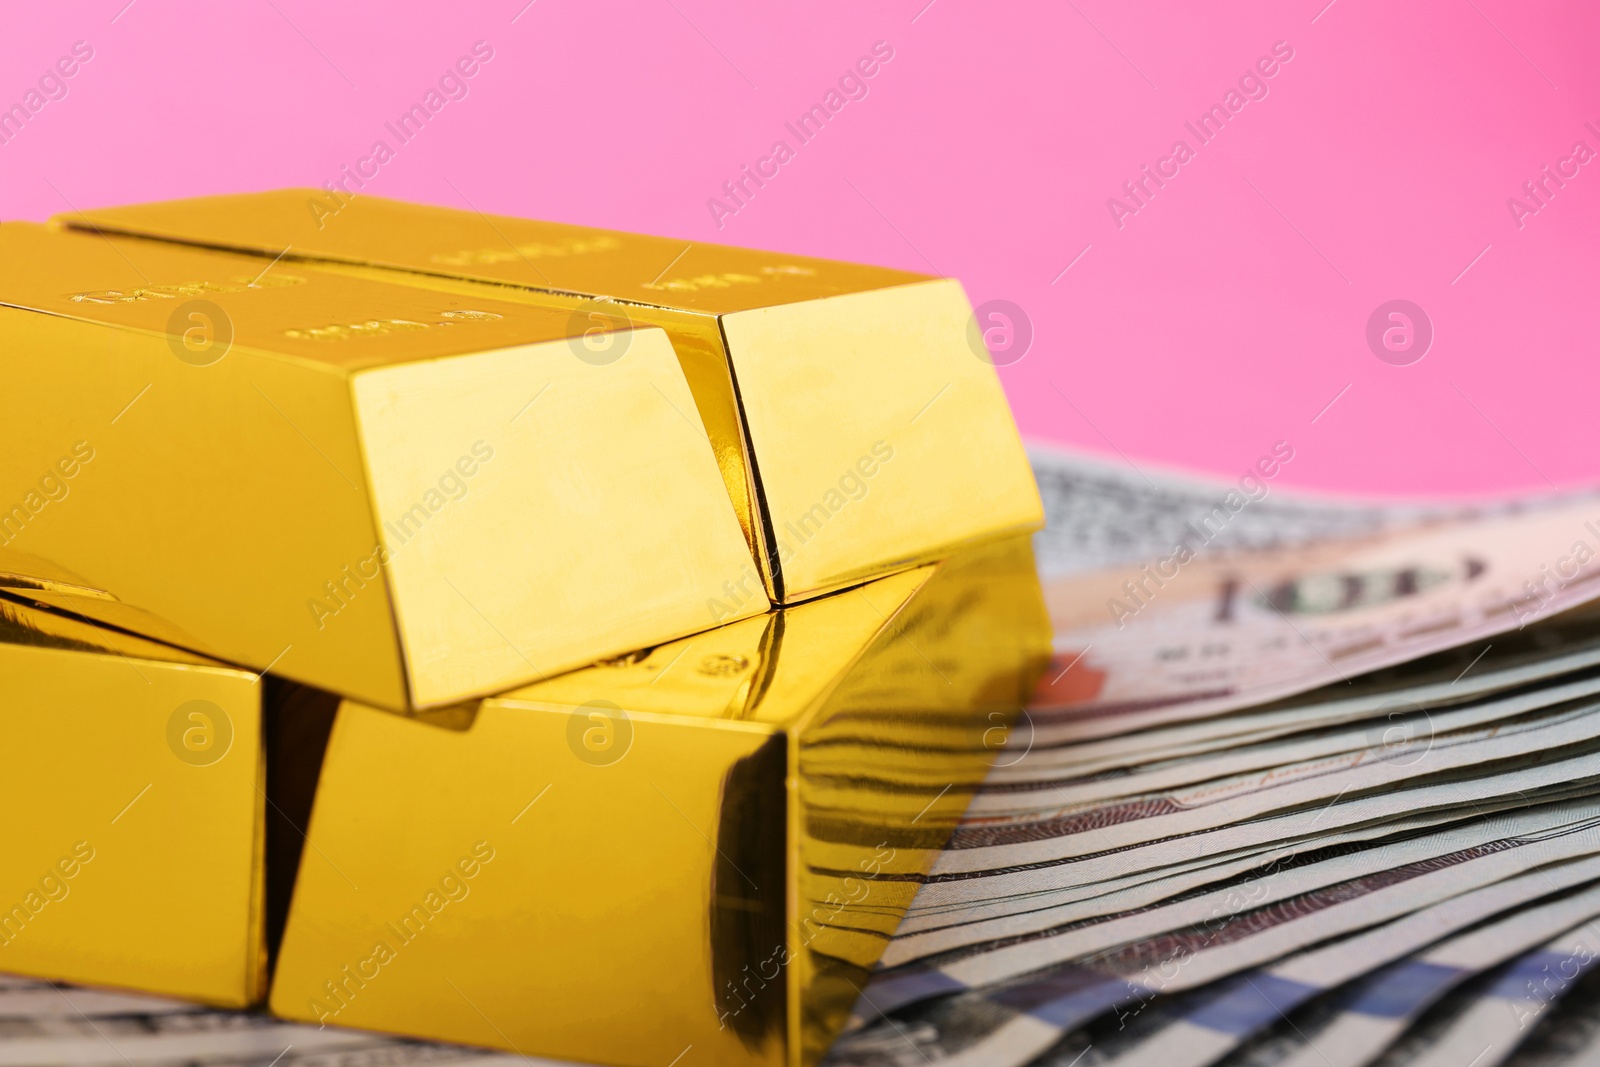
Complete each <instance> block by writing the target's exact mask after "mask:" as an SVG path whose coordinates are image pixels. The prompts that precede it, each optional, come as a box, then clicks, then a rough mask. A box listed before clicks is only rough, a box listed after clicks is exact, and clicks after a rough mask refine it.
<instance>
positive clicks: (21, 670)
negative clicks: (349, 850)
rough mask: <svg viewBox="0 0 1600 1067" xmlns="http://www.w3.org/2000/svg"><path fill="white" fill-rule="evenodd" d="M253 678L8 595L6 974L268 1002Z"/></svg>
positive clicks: (4, 615)
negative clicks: (24, 602) (264, 997)
mask: <svg viewBox="0 0 1600 1067" xmlns="http://www.w3.org/2000/svg"><path fill="white" fill-rule="evenodd" d="M261 708H262V686H261V684H260V680H259V678H258V677H257V676H256V675H255V674H254V673H251V672H247V671H241V670H236V669H234V668H231V667H228V666H226V665H225V664H221V663H217V662H215V661H212V660H207V659H204V658H202V657H198V656H193V655H189V654H187V653H182V652H178V651H177V650H174V649H171V648H168V647H165V646H163V645H160V644H157V643H155V642H152V641H146V640H144V639H142V638H138V637H133V636H130V635H127V634H122V633H118V632H116V631H113V630H108V629H105V628H103V627H99V626H95V625H92V624H90V623H87V622H84V621H82V620H78V619H73V618H69V617H63V616H60V615H58V614H55V613H52V612H49V611H45V610H41V609H39V608H37V607H35V606H32V605H27V604H23V603H19V602H17V601H13V600H8V599H0V732H3V734H4V737H5V743H4V744H3V745H0V810H4V811H5V812H6V813H7V815H6V830H5V842H6V844H5V848H4V849H3V850H0V971H4V972H9V973H12V974H23V975H30V976H34V977H40V978H50V979H59V980H63V981H70V982H80V983H85V984H89V985H100V986H113V987H120V988H124V989H134V990H140V991H143V992H149V993H160V994H165V995H169V996H175V997H182V998H185V999H188V1000H198V1001H203V1002H205V1003H208V1004H214V1005H218V1006H221V1007H233V1008H239V1007H245V1006H248V1005H250V1004H252V1003H255V1002H256V1001H257V1000H259V999H260V998H261V997H262V996H263V995H264V994H265V992H266V970H267V955H266V946H265V943H264V938H263V909H264V898H263V887H264V882H263V870H262V859H263V857H262V852H263V847H264V832H265V831H264V822H263V815H264V813H263V808H264V804H265V800H264V798H265V794H264V792H263V789H264V788H265V785H266V781H265V772H264V768H263V760H262V748H261Z"/></svg>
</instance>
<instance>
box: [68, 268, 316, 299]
mask: <svg viewBox="0 0 1600 1067" xmlns="http://www.w3.org/2000/svg"><path fill="white" fill-rule="evenodd" d="M304 283H305V279H304V278H299V277H296V276H295V275H293V274H274V275H271V276H270V277H269V276H262V277H259V278H245V277H240V278H230V279H228V280H226V281H220V282H178V283H177V284H175V285H141V286H139V287H138V288H136V289H94V290H91V291H89V292H84V293H68V294H67V299H68V300H70V301H72V302H73V303H75V304H137V303H140V302H142V301H148V300H176V299H178V298H179V297H183V296H205V295H206V294H207V293H242V292H245V291H246V290H249V289H282V288H284V287H286V286H290V285H303V284H304Z"/></svg>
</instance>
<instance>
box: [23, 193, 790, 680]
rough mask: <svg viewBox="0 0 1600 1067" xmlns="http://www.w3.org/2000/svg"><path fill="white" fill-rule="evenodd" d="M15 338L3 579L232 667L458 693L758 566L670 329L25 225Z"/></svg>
mask: <svg viewBox="0 0 1600 1067" xmlns="http://www.w3.org/2000/svg"><path fill="white" fill-rule="evenodd" d="M0 329H3V330H4V331H5V333H6V336H7V339H8V343H9V346H10V352H11V357H10V359H9V361H8V364H7V368H6V388H5V389H4V390H3V391H0V421H3V423H4V424H5V425H6V426H7V428H8V430H9V431H10V433H9V435H8V445H7V448H6V449H5V451H4V452H3V453H0V588H9V589H13V590H18V591H23V592H25V593H26V595H28V596H30V597H35V598H37V599H41V600H45V601H48V602H50V603H53V604H56V605H58V606H61V607H64V608H66V609H68V610H71V611H73V612H76V613H79V614H82V615H85V616H88V617H92V618H95V619H99V620H102V621H105V622H109V623H112V624H114V625H118V626H123V627H126V628H129V629H132V630H135V631H136V632H140V633H144V634H147V635H149V636H152V637H156V638H158V639H160V640H163V641H169V642H172V643H174V644H178V645H180V646H183V647H186V648H192V649H195V650H196V651H199V652H202V653H204V654H206V655H211V656H216V657H218V658H220V659H225V660H227V661H229V662H234V663H239V664H243V665H246V666H249V667H252V668H255V669H258V670H266V669H271V670H272V671H274V672H275V673H277V674H280V675H283V676H285V677H288V678H292V679H294V680H296V681H300V682H304V683H306V684H309V685H313V686H317V687H319V688H322V689H325V690H329V691H332V692H336V693H340V694H343V695H347V696H352V697H356V698H359V699H361V700H362V701H365V702H367V703H371V704H374V705H377V706H380V707H386V708H392V709H406V708H416V707H428V706H434V705H443V704H450V703H454V702H457V701H460V700H463V699H467V698H469V697H473V696H478V695H481V694H484V693H487V692H495V691H500V690H504V689H506V688H507V687H509V686H512V685H517V684H521V683H524V682H527V681H532V680H535V679H538V678H541V677H546V676H549V675H550V674H553V673H556V672H558V671H561V670H567V669H571V668H573V667H577V666H580V665H582V664H585V663H591V662H593V661H594V660H596V659H598V658H602V657H604V656H608V655H614V654H617V653H619V652H622V651H625V650H626V649H629V648H635V647H639V646H640V645H648V644H653V643H657V642H660V641H663V640H670V639H672V638H676V637H679V636H682V635H684V634H687V633H692V632H694V631H696V630H699V629H703V628H705V626H707V625H709V620H708V613H707V607H706V605H707V602H708V601H709V600H711V599H712V598H721V597H724V596H726V592H725V590H726V588H727V587H728V585H729V583H730V582H732V581H735V580H737V579H738V577H739V576H740V575H741V574H744V573H747V572H748V571H749V568H750V566H751V557H750V554H749V551H748V549H747V548H746V546H745V543H744V539H743V537H742V535H741V532H740V529H739V526H738V522H737V520H736V518H735V516H734V514H733V511H732V509H731V508H730V507H729V504H728V500H727V497H726V494H725V493H724V491H723V487H722V483H721V480H720V476H719V474H718V471H717V467H716V463H715V459H714V457H713V456H712V454H711V452H710V449H709V448H708V447H707V444H706V439H705V434H704V432H703V429H702V427H701V426H700V425H699V423H698V421H697V419H696V416H695V410H694V401H693V398H692V397H691V395H690V393H689V390H688V387H687V385H686V384H685V382H684V380H683V375H682V372H681V371H680V369H679V367H678V364H677V360H676V358H675V355H674V353H673V350H672V347H671V345H670V343H669V342H668V340H667V338H666V336H665V334H664V333H663V332H662V331H661V330H659V329H655V328H650V327H642V328H638V329H627V328H621V329H617V330H613V331H611V332H609V333H606V334H605V335H604V336H605V337H606V338H608V339H609V342H610V343H612V344H613V345H614V346H615V347H614V348H613V349H612V350H610V352H609V355H608V361H595V360H593V359H590V358H587V350H586V349H584V348H583V347H582V345H581V344H579V343H578V342H577V341H576V340H575V339H574V338H572V337H571V335H570V330H569V316H567V315H566V314H564V313H561V312H558V311H552V310H549V309H540V308H534V307H529V306H527V305H525V304H515V303H507V302H504V301H498V300H493V299H490V298H489V297H486V296H483V295H482V294H479V295H477V296H474V297H471V298H467V297H462V296H455V295H451V294H446V293H440V292H433V291H428V290H423V289H418V288H416V287H412V286H406V285H400V284H392V283H384V282H376V281H370V280H367V279H362V278H354V277H350V276H348V275H342V274H338V273H330V272H327V271H320V270H315V269H309V268H307V267H305V265H304V264H288V263H278V264H269V263H266V262H263V261H261V260H258V259H252V258H248V257H242V256H232V255H226V254H222V253H216V252H211V251H207V250H201V249H193V248H184V247H182V246H178V245H165V244H157V243H154V242H149V241H137V240H133V239H130V238H109V237H103V236H98V235H86V234H82V233H74V232H68V231H61V230H55V229H49V228H46V227H41V226H31V225H28V224H25V223H7V224H6V225H5V226H4V227H3V228H0ZM757 592H759V590H758V591H757ZM765 607H766V601H765V599H764V598H763V597H761V596H759V595H758V596H755V597H752V598H748V600H747V602H745V603H743V604H741V606H740V607H739V609H738V611H737V614H739V615H741V616H742V615H749V614H754V613H759V612H760V611H762V610H764V609H765Z"/></svg>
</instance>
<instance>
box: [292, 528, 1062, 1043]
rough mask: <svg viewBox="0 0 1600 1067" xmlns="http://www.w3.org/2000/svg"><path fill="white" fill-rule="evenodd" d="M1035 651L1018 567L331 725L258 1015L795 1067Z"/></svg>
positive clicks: (963, 796)
mask: <svg viewBox="0 0 1600 1067" xmlns="http://www.w3.org/2000/svg"><path fill="white" fill-rule="evenodd" d="M1048 651H1049V630H1048V623H1047V620H1046V616H1045V612H1044V605H1043V600H1042V597H1041V595H1040V591H1039V586H1038V582H1037V579H1036V577H1035V576H1034V573H1033V558H1032V553H1031V550H1030V548H1029V546H1028V544H1027V543H1026V541H1025V540H1021V539H1018V540H1013V541H1010V542H1007V543H1005V544H1003V545H1000V546H994V547H990V548H986V549H980V550H975V551H973V552H970V553H968V554H964V555H963V556H961V557H959V558H956V559H952V560H949V561H946V562H944V563H940V564H937V565H933V566H928V567H923V568H918V569H915V570H911V571H907V572H902V573H900V574H898V575H895V576H892V577H889V578H884V579H880V580H878V581H876V582H873V583H869V584H866V585H862V586H859V587H857V588H855V589H851V590H848V591H845V592H842V593H838V594H835V595H833V596H829V597H824V598H820V599H817V600H813V601H810V602H808V603H806V604H802V605H799V606H797V607H792V608H785V609H780V610H778V611H775V612H772V613H770V614H768V615H765V616H762V617H759V618H752V619H746V620H744V621H742V622H738V623H734V624H731V625H728V626H726V627H723V628H720V629H717V630H713V631H710V632H707V633H703V634H700V635H697V636H694V637H691V638H688V639H686V640H682V641H677V642H673V643H670V644H666V645H662V646H659V647H656V648H653V649H649V650H646V651H643V652H639V653H636V654H634V655H630V656H624V657H621V658H619V659H616V660H614V661H611V662H609V663H604V664H600V665H597V666H593V667H590V668H587V669H584V670H581V671H577V672H574V673H571V674H567V675H563V676H561V677H559V678H554V679H551V680H550V681H548V682H544V683H541V684H538V685H534V686H529V687H527V688H524V689H520V690H517V691H514V692H511V693H507V694H505V695H503V696H499V697H495V698H491V699H488V700H484V701H482V702H480V703H477V704H474V705H465V706H461V707H457V708H452V709H447V710H440V711H432V712H427V713H423V714H421V715H418V716H415V717H401V716H395V715H389V714H385V713H382V712H378V711H373V710H370V709H368V708H365V707H362V706H360V705H358V704H356V703H354V702H350V701H347V702H345V703H344V705H343V706H342V707H341V708H340V710H339V713H338V718H337V721H336V723H335V725H334V728H333V731H332V736H331V740H330V742H329V745H328V749H327V754H326V758H325V760H324V763H323V768H322V776H321V780H320V782H319V785H318V789H317V795H316V800H315V808H314V810H313V813H312V817H311V824H310V829H309V846H308V847H307V848H306V850H305V853H304V857H303V859H302V861H301V864H300V869H299V876H298V879H297V881H296V884H295V888H294V898H293V903H292V905H291V910H290V914H289V920H288V926H287V932H286V934H285V937H284V941H283V944H282V948H281V952H280V955H279V962H278V966H277V971H276V973H275V975H274V978H273V984H272V992H271V996H270V1001H269V1003H270V1006H271V1008H272V1010H273V1011H274V1013H276V1014H278V1015H281V1016H284V1017H287V1018H291V1019H302V1020H306V1021H315V1022H321V1023H326V1024H336V1025H341V1026H353V1027H361V1028H368V1029H376V1030H383V1031H390V1032H394V1033H400V1034H409V1035H415V1036H422V1037H430V1038H439V1039H445V1040H451V1041H459V1042H466V1043H470V1044H476V1045H486V1046H492V1047H496V1048H501V1049H506V1050H509V1051H515V1052H519V1053H522V1054H525V1055H540V1056H551V1057H558V1058H573V1059H583V1060H585V1061H590V1062H599V1063H612V1064H625V1065H639V1067H645V1065H652V1067H659V1065H660V1064H664V1063H668V1062H670V1061H672V1059H673V1058H674V1057H675V1056H677V1055H679V1054H680V1053H681V1052H682V1051H683V1049H684V1048H686V1047H688V1046H691V1045H692V1046H693V1048H694V1050H695V1051H694V1055H695V1058H696V1060H697V1062H702V1063H717V1064H775V1065H776V1064H786V1065H792V1067H800V1065H807V1064H812V1063H815V1062H816V1061H817V1060H818V1059H819V1058H820V1057H821V1056H822V1054H823V1052H824V1051H825V1050H826V1048H827V1047H828V1044H829V1042H830V1041H831V1039H832V1037H833V1036H834V1035H835V1034H836V1033H837V1032H838V1030H839V1028H840V1027H841V1026H842V1025H843V1023H844V1021H845V1020H846V1018H847V1017H848V1013H849V1011H850V1009H851V1007H852V1006H853V1005H854V1003H855V1001H856V997H857V993H858V991H859V988H860V986H861V985H862V983H863V982H864V981H865V979H866V976H867V974H868V971H869V969H870V968H871V966H872V964H873V963H874V962H875V961H876V960H877V958H878V956H879V954H880V953H881V951H882V949H883V946H884V945H885V943H886V942H887V940H888V938H889V935H890V934H891V933H892V932H893V930H894V928H895V926H896V924H897V922H898V920H899V917H900V915H901V914H903V913H904V911H905V909H906V907H907V906H908V905H909V903H910V901H911V898H912V895H913V893H914V892H915V889H916V886H917V882H916V878H917V876H918V875H920V874H922V873H924V872H926V871H927V870H928V869H929V867H930V866H931V864H932V861H933V858H934V856H935V855H936V853H937V851H938V849H939V848H941V847H942V846H943V844H944V843H945V841H946V840H947V837H948V832H949V829H950V827H951V825H952V824H953V821H954V820H955V819H957V818H958V817H959V816H960V815H961V813H962V812H963V810H964V809H965V808H966V806H967V803H968V801H969V799H970V797H971V795H972V792H973V790H974V789H975V787H976V786H977V784H978V783H979V782H980V781H981V779H982V777H983V775H984V772H985V771H986V769H987V768H988V766H989V764H990V761H991V758H992V757H993V756H994V755H995V754H996V750H997V749H998V748H999V746H1000V745H1001V744H1003V741H1004V738H1005V735H1006V729H1007V727H1008V726H1009V724H1010V723H1011V721H1012V720H1013V718H1014V717H1015V716H1016V715H1017V714H1018V711H1019V709H1020V707H1021V706H1022V704H1023V703H1024V701H1025V700H1026V698H1027V696H1028V694H1029V692H1031V690H1032V687H1033V684H1034V681H1035V678H1036V676H1037V674H1038V672H1039V670H1040V669H1041V668H1042V666H1043V664H1044V662H1045V660H1046V657H1047V656H1048ZM357 887H359V888H357ZM619 1020H621V1021H620V1022H619Z"/></svg>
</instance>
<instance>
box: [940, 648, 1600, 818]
mask: <svg viewBox="0 0 1600 1067" xmlns="http://www.w3.org/2000/svg"><path fill="white" fill-rule="evenodd" d="M1597 693H1600V674H1593V673H1591V674H1588V675H1584V676H1581V677H1578V678H1574V679H1572V680H1571V681H1566V682H1561V683H1556V684H1549V685H1543V686H1539V687H1536V688H1528V689H1522V690H1518V691H1516V692H1515V693H1514V694H1513V695H1511V696H1506V697H1497V698H1490V699H1486V700H1480V701H1474V702H1472V703H1468V704H1464V705H1459V706H1455V707H1448V706H1447V707H1445V708H1443V709H1441V710H1438V711H1428V710H1426V709H1424V708H1423V707H1422V706H1421V705H1415V704H1409V703H1403V702H1397V703H1396V704H1395V705H1394V706H1393V707H1392V708H1391V710H1390V711H1389V713H1388V714H1387V715H1384V716H1382V717H1380V718H1376V719H1369V720H1365V721H1357V722H1354V723H1351V724H1349V725H1348V726H1344V727H1342V728H1341V727H1328V728H1324V729H1320V730H1314V731H1308V732H1304V733H1296V734H1291V735H1288V736H1286V737H1276V738H1273V739H1271V740H1267V741H1258V742H1255V743H1250V742H1248V741H1241V742H1238V743H1236V744H1235V745H1233V746H1232V747H1230V748H1228V749H1226V750H1223V751H1219V752H1213V753H1207V754H1205V755H1201V756H1189V757H1186V758H1181V759H1170V760H1162V761H1160V762H1156V763H1151V764H1146V765H1142V766H1137V767H1132V768H1129V769H1128V770H1127V772H1126V773H1124V774H1119V775H1114V776H1111V775H1106V776H1096V777H1094V778H1092V779H1090V780H1087V781H1083V780H1078V781H1073V780H1070V779H1069V780H1067V781H1061V780H1059V779H1050V778H1046V779H1042V780H1035V781H1017V780H1007V779H999V780H996V778H991V779H990V780H989V781H988V782H986V783H985V786H984V788H983V790H982V791H981V792H979V793H978V795H977V796H975V797H974V798H973V801H972V804H971V805H970V806H969V807H968V809H967V816H966V818H965V820H964V821H963V824H964V825H982V824H983V818H982V817H983V816H988V815H1017V814H1027V813H1030V812H1034V811H1039V810H1049V809H1054V810H1057V811H1060V810H1066V811H1071V810H1073V809H1074V808H1076V809H1077V810H1089V809H1091V808H1092V806H1093V805H1094V804H1095V803H1096V802H1105V801H1112V800H1115V801H1119V802H1123V803H1125V802H1126V801H1127V799H1128V798H1133V797H1139V796H1154V795H1158V794H1160V793H1162V792H1163V791H1167V790H1172V789H1176V788H1179V787H1184V786H1193V785H1196V784H1198V783H1201V782H1217V781H1221V780H1223V779H1226V778H1229V777H1232V776H1235V775H1240V774H1247V773H1249V772H1252V771H1262V770H1268V769H1272V768H1281V767H1287V766H1290V765H1293V764H1300V763H1303V762H1305V761H1308V760H1320V759H1325V758H1327V757H1330V756H1338V755H1343V754H1346V753H1354V752H1359V751H1363V750H1365V751H1373V752H1377V753H1379V754H1380V755H1383V756H1385V757H1389V758H1394V759H1398V760H1402V761H1403V760H1405V759H1406V758H1407V757H1406V753H1407V752H1414V751H1419V750H1418V749H1417V746H1418V745H1419V744H1426V743H1428V742H1429V741H1430V740H1432V739H1434V738H1440V737H1443V736H1445V735H1448V734H1451V733H1454V732H1456V731H1458V730H1465V729H1468V728H1471V727H1475V726H1482V725H1485V724H1488V723H1493V722H1496V721H1500V720H1506V719H1511V718H1515V717H1517V716H1520V715H1524V714H1527V713H1529V712H1532V711H1537V710H1540V709H1542V708H1548V707H1552V706H1554V705H1557V704H1563V703H1566V702H1568V701H1572V700H1577V699H1581V698H1583V697H1590V696H1594V695H1595V694H1597Z"/></svg>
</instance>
